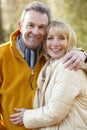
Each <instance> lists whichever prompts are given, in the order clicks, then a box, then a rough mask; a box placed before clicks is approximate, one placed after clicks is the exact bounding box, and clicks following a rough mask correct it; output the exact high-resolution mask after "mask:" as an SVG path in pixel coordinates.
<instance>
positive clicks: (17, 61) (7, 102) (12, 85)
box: [0, 2, 85, 130]
mask: <svg viewBox="0 0 87 130" xmlns="http://www.w3.org/2000/svg"><path fill="white" fill-rule="evenodd" d="M49 22H50V10H49V8H48V7H46V5H44V4H43V3H40V2H32V3H30V4H28V5H27V6H26V7H25V9H24V10H23V13H22V15H21V18H20V21H19V23H18V27H19V30H17V31H16V32H14V33H13V34H12V35H11V36H10V42H8V43H6V44H3V45H1V46H0V97H1V98H0V111H1V114H2V115H3V119H4V124H5V127H6V130H26V128H24V126H14V125H12V124H11V123H10V120H9V117H10V114H12V113H14V112H15V111H14V108H15V107H16V108H21V107H24V108H26V109H28V108H30V109H32V104H33V97H34V93H35V89H36V82H37V77H38V74H39V72H40V69H41V68H42V66H43V65H44V63H45V57H44V55H43V51H42V46H41V45H42V42H43V41H44V38H45V34H46V27H47V25H48V24H49ZM72 53H73V54H72ZM70 54H71V55H72V56H73V57H76V58H75V59H74V60H73V57H72V56H70V57H69V56H66V57H65V61H67V60H68V61H67V62H68V64H67V62H66V66H65V67H69V66H68V65H69V64H70V65H71V64H72V62H75V63H74V65H73V64H72V65H73V67H75V68H77V66H79V64H80V62H83V61H84V59H85V55H84V53H83V52H80V51H73V52H71V53H70ZM70 54H69V55H70ZM80 57H81V58H80ZM70 58H71V60H70ZM77 59H78V60H77ZM75 64H76V65H75ZM73 67H72V68H71V69H73Z"/></svg>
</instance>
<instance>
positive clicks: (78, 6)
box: [0, 0, 87, 49]
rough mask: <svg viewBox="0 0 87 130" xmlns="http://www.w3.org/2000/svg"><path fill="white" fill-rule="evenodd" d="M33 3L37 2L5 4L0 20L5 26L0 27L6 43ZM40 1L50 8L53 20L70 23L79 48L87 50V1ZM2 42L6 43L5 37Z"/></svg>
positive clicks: (10, 0) (16, 0)
mask: <svg viewBox="0 0 87 130" xmlns="http://www.w3.org/2000/svg"><path fill="white" fill-rule="evenodd" d="M1 1H3V0H1ZM31 1H35V0H25V1H24V0H13V1H12V0H7V3H5V4H4V8H3V9H2V12H1V13H2V16H3V17H1V20H0V21H4V22H2V24H3V25H0V30H2V27H3V30H4V31H5V32H6V33H5V32H4V33H2V34H4V40H5V41H7V39H9V35H10V33H11V32H12V31H15V29H17V22H18V19H19V18H20V15H21V12H22V9H23V8H24V7H25V5H26V4H28V3H29V2H31ZM38 1H41V2H44V3H45V4H47V5H48V6H49V7H50V9H51V12H52V19H63V20H65V21H67V22H69V23H70V24H71V26H72V27H73V28H74V30H75V32H76V34H77V38H78V46H80V47H83V48H84V49H87V45H86V44H87V43H86V42H87V36H86V35H87V14H86V12H87V0H38ZM8 3H9V4H8ZM8 16H9V17H8ZM3 30H2V32H3ZM0 34H1V32H0ZM0 40H2V41H4V40H3V36H2V39H0Z"/></svg>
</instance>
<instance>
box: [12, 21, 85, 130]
mask: <svg viewBox="0 0 87 130" xmlns="http://www.w3.org/2000/svg"><path fill="white" fill-rule="evenodd" d="M76 43H77V40H76V35H75V32H74V31H73V29H72V28H71V26H70V25H68V24H67V23H65V22H63V21H53V22H51V24H50V25H49V27H48V31H47V40H46V47H45V48H47V54H46V58H47V62H46V64H45V65H44V67H43V68H42V70H41V72H40V74H39V77H38V81H37V84H38V87H37V91H36V94H35V98H34V109H33V110H29V109H28V110H27V109H24V108H19V109H18V108H15V110H16V112H18V113H16V114H12V115H11V116H10V121H11V122H12V123H13V124H14V125H22V124H24V126H25V127H26V128H35V129H37V130H87V76H86V73H85V72H84V71H83V70H81V69H79V70H77V71H73V70H69V69H67V68H65V67H64V65H63V64H62V59H63V58H64V55H65V54H66V53H67V52H68V51H69V50H72V49H75V48H76Z"/></svg>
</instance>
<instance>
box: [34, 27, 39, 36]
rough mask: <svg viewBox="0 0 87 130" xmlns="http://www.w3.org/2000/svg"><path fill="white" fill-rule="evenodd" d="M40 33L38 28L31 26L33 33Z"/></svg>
mask: <svg viewBox="0 0 87 130" xmlns="http://www.w3.org/2000/svg"><path fill="white" fill-rule="evenodd" d="M39 33H40V30H39V28H38V27H34V28H33V34H35V35H38V34H39Z"/></svg>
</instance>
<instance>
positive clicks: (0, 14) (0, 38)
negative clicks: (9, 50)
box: [0, 0, 4, 44]
mask: <svg viewBox="0 0 87 130" xmlns="http://www.w3.org/2000/svg"><path fill="white" fill-rule="evenodd" d="M3 33H4V32H3V26H2V8H1V0H0V44H2V41H3V40H4V34H3Z"/></svg>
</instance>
